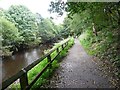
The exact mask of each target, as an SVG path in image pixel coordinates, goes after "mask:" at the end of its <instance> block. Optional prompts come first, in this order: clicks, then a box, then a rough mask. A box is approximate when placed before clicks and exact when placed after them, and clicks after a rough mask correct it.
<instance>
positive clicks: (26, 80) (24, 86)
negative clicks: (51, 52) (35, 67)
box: [20, 69, 28, 90]
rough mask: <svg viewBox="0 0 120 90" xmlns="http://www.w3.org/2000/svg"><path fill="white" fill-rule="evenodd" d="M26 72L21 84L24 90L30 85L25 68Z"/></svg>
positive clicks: (21, 78)
mask: <svg viewBox="0 0 120 90" xmlns="http://www.w3.org/2000/svg"><path fill="white" fill-rule="evenodd" d="M23 71H24V74H23V75H22V76H21V77H20V86H21V90H24V89H25V88H26V86H28V77H27V72H26V71H25V70H24V69H23Z"/></svg>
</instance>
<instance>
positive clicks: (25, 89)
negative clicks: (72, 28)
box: [2, 39, 69, 90]
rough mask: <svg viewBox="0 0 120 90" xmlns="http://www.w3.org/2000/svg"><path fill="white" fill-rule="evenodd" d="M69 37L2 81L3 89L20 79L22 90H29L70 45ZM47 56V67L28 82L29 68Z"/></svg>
mask: <svg viewBox="0 0 120 90" xmlns="http://www.w3.org/2000/svg"><path fill="white" fill-rule="evenodd" d="M68 42H69V39H67V40H66V41H65V42H64V43H62V44H61V45H59V46H58V47H56V48H54V49H52V50H51V51H50V52H49V53H47V54H45V55H44V56H43V57H41V58H40V59H38V60H36V61H35V62H33V63H32V64H30V65H28V66H27V67H25V68H23V69H22V70H20V71H19V72H18V73H17V74H15V75H14V76H12V77H11V78H9V79H7V80H5V81H3V82H2V90H4V89H6V88H7V87H8V86H10V85H11V84H12V83H14V82H15V81H16V80H17V79H20V80H19V81H20V87H21V90H29V89H30V88H31V87H32V86H33V84H34V83H35V82H36V81H37V80H38V78H39V77H40V76H41V75H42V74H43V72H44V71H45V70H46V69H47V68H48V67H49V66H50V64H51V63H52V62H53V61H54V60H55V58H56V57H57V56H58V55H59V54H60V52H61V51H62V50H63V49H64V48H65V47H66V46H67V45H68ZM60 47H61V48H62V50H59V49H60ZM54 51H56V52H57V55H56V56H55V57H54V58H53V59H51V54H52V53H53V52H54ZM45 58H47V59H48V63H47V64H46V65H45V67H44V68H43V69H42V70H41V71H40V73H39V74H38V75H36V77H35V79H34V80H33V81H32V82H31V83H30V84H29V83H28V76H27V72H28V71H29V70H31V69H32V68H34V66H36V65H37V64H38V63H40V62H41V61H43V60H44V59H45Z"/></svg>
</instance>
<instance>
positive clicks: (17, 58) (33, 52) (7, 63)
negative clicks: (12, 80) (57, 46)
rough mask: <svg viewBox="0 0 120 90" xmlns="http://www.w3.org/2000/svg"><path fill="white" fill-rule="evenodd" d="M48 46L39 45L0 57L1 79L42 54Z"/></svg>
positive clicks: (14, 72)
mask: <svg viewBox="0 0 120 90" xmlns="http://www.w3.org/2000/svg"><path fill="white" fill-rule="evenodd" d="M50 47H51V46H50V45H44V46H39V47H36V48H34V49H29V50H24V51H22V52H18V53H16V54H15V55H13V56H10V57H5V58H2V59H3V60H1V61H2V65H1V66H2V70H1V69H0V70H1V72H2V81H4V80H6V79H7V78H9V77H11V76H13V75H14V74H16V73H17V72H18V71H20V70H21V69H22V68H24V67H26V66H27V65H29V64H31V63H32V62H34V61H35V60H37V59H39V58H40V57H41V56H42V55H43V54H44V52H43V51H44V50H45V49H47V48H50Z"/></svg>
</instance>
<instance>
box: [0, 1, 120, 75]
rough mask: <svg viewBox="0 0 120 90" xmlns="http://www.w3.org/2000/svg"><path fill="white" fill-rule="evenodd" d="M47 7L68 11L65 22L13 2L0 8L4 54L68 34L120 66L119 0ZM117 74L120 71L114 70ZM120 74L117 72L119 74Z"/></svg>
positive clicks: (59, 3)
mask: <svg viewBox="0 0 120 90" xmlns="http://www.w3.org/2000/svg"><path fill="white" fill-rule="evenodd" d="M49 11H50V12H51V13H58V15H59V16H62V14H63V13H64V12H65V11H66V12H68V15H67V17H66V18H65V20H64V23H63V24H61V25H56V24H54V23H53V21H52V20H51V19H49V18H43V17H42V16H41V15H40V14H38V13H36V14H34V13H32V12H31V11H30V10H29V9H28V8H27V7H25V6H22V5H13V6H11V7H10V8H9V9H8V10H4V9H2V8H1V9H0V28H1V29H0V33H1V35H0V38H1V39H0V40H2V47H1V48H0V49H1V50H2V51H3V55H5V54H6V55H7V54H10V53H11V52H13V51H19V50H21V49H23V48H29V47H33V46H37V45H39V44H41V43H45V42H55V41H57V40H58V39H61V38H67V37H68V36H74V37H76V36H77V37H79V39H80V42H81V44H82V45H83V46H84V47H85V49H86V50H87V51H88V53H89V54H92V55H94V56H97V57H99V58H101V59H102V60H108V61H110V62H112V64H113V65H115V66H117V67H118V68H120V55H119V53H120V2H111V3H110V2H104V3H103V2H101V3H98V2H94V3H90V2H89V3H87V2H67V3H65V2H63V1H62V0H59V1H55V2H51V4H50V8H49ZM117 74H118V75H119V74H120V73H117ZM119 76H120V75H119Z"/></svg>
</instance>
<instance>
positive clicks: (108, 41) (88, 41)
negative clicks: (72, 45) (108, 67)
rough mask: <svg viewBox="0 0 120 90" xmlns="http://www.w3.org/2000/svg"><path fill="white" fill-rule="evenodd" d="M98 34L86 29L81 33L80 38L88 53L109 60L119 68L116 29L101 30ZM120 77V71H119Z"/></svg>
mask: <svg viewBox="0 0 120 90" xmlns="http://www.w3.org/2000/svg"><path fill="white" fill-rule="evenodd" d="M98 33H99V34H98V36H95V35H93V33H92V31H90V30H86V31H85V32H84V33H83V34H81V35H80V37H79V40H80V43H81V44H82V46H83V47H84V48H85V50H86V51H87V53H88V54H90V55H94V56H96V57H98V58H99V59H100V60H103V61H105V60H108V61H109V62H111V64H112V65H113V66H115V67H117V68H120V57H119V56H118V52H117V51H118V50H117V48H118V44H117V40H118V37H117V34H116V33H115V31H110V30H101V31H99V32H98ZM117 74H118V77H119V78H120V72H119V71H118V72H117Z"/></svg>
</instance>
